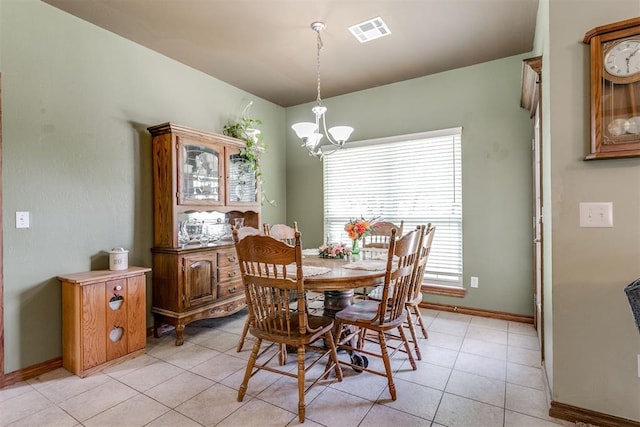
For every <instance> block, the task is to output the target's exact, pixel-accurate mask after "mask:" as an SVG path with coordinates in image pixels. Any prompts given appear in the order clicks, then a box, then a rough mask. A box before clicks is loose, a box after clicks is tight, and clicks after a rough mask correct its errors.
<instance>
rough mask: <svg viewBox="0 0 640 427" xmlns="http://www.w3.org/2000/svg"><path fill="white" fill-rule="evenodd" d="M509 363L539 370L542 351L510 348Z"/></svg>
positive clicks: (508, 353)
mask: <svg viewBox="0 0 640 427" xmlns="http://www.w3.org/2000/svg"><path fill="white" fill-rule="evenodd" d="M507 362H509V363H518V364H520V365H527V366H533V367H536V368H539V367H540V351H537V350H528V349H526V348H520V347H512V346H509V347H508V349H507Z"/></svg>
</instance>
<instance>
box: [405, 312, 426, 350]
mask: <svg viewBox="0 0 640 427" xmlns="http://www.w3.org/2000/svg"><path fill="white" fill-rule="evenodd" d="M406 312H407V326H409V332H410V333H411V339H412V340H413V347H414V348H415V349H416V358H417V359H418V360H422V355H421V354H420V346H419V345H418V335H417V334H416V327H415V325H414V324H413V319H412V318H411V310H410V309H409V307H406Z"/></svg>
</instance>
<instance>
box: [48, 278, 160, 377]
mask: <svg viewBox="0 0 640 427" xmlns="http://www.w3.org/2000/svg"><path fill="white" fill-rule="evenodd" d="M148 271H151V269H150V268H144V267H129V268H128V269H127V270H121V271H110V270H98V271H89V272H85V273H75V274H68V275H64V276H58V280H60V281H61V282H62V365H63V366H64V368H65V369H67V370H69V371H71V372H73V373H74V374H76V375H78V376H80V377H85V376H87V375H89V374H91V373H93V372H95V371H97V370H100V369H103V368H105V367H106V366H110V365H112V364H115V363H117V362H119V361H121V360H124V359H127V358H132V357H135V356H137V355H139V354H143V353H144V352H145V347H146V342H147V333H146V330H147V322H146V278H145V273H146V272H148Z"/></svg>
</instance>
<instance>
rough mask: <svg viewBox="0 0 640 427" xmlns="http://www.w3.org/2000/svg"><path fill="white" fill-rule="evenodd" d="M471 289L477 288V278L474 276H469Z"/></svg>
mask: <svg viewBox="0 0 640 427" xmlns="http://www.w3.org/2000/svg"><path fill="white" fill-rule="evenodd" d="M471 287H472V288H477V287H478V278H477V277H475V276H471Z"/></svg>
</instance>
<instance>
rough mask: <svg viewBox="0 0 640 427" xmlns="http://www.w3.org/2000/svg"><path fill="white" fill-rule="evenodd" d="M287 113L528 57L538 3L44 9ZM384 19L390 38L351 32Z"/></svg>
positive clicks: (445, 0) (154, 0)
mask: <svg viewBox="0 0 640 427" xmlns="http://www.w3.org/2000/svg"><path fill="white" fill-rule="evenodd" d="M43 1H45V2H46V3H49V4H51V5H53V6H55V7H57V8H60V9H62V10H65V11H67V12H69V13H71V14H73V15H75V16H78V17H80V18H82V19H84V20H86V21H89V22H91V23H93V24H95V25H97V26H100V27H103V28H105V29H107V30H109V31H112V32H114V33H116V34H119V35H121V36H122V37H125V38H127V39H129V40H132V41H134V42H136V43H138V44H140V45H143V46H146V47H148V48H150V49H152V50H154V51H157V52H160V53H162V54H164V55H166V56H168V57H170V58H173V59H175V60H177V61H179V62H182V63H184V64H186V65H189V66H191V67H193V68H195V69H198V70H200V71H202V72H204V73H207V74H209V75H211V76H213V77H215V78H217V79H220V80H222V81H225V82H227V83H229V84H231V85H233V86H235V87H238V88H241V89H243V90H246V91H247V92H249V93H251V94H253V95H255V96H258V97H261V98H264V99H267V100H270V101H272V102H274V103H276V104H278V105H281V106H283V107H287V106H291V105H298V104H301V103H305V102H310V101H313V100H315V98H316V70H315V67H316V33H315V32H314V31H313V30H312V29H311V28H310V25H311V23H312V22H314V21H322V22H325V23H326V29H325V30H324V31H323V32H322V40H323V42H324V48H323V50H322V53H321V78H322V97H323V98H329V97H332V96H336V95H341V94H345V93H350V92H354V91H358V90H362V89H367V88H372V87H375V86H380V85H385V84H389V83H394V82H398V81H402V80H407V79H411V78H415V77H421V76H425V75H429V74H435V73H439V72H443V71H447V70H452V69H455V68H460V67H464V66H469V65H473V64H479V63H482V62H486V61H491V60H494V59H498V58H503V57H507V56H511V55H516V54H521V53H526V52H530V51H531V50H532V48H533V37H534V32H535V21H536V14H537V9H538V0H384V1H382V0H378V1H377V0H43ZM377 16H380V17H381V18H382V19H383V20H384V21H385V22H386V24H387V25H388V26H389V28H390V30H391V33H392V34H391V35H389V36H387V37H383V38H379V39H377V40H373V41H371V42H368V43H364V44H361V43H359V42H358V41H357V40H356V39H355V38H354V37H353V36H352V35H351V33H350V32H349V31H348V27H350V26H352V25H355V24H358V23H360V22H362V21H365V20H367V19H371V18H374V17H377Z"/></svg>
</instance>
